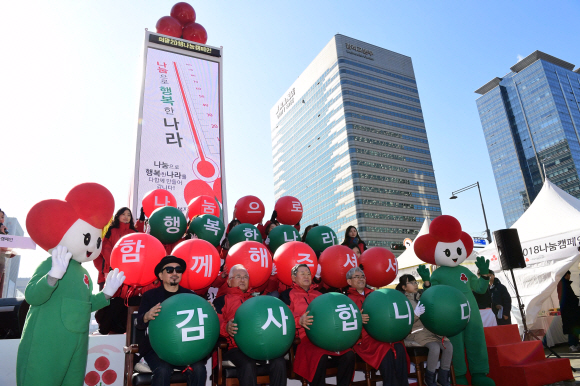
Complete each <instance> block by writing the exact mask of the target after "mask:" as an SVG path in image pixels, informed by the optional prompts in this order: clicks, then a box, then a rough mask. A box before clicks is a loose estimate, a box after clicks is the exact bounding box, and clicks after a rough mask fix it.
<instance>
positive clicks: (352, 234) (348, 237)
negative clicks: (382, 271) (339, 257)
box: [342, 225, 367, 253]
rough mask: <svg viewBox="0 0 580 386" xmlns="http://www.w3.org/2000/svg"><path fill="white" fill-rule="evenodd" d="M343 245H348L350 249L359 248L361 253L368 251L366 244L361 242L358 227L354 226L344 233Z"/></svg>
mask: <svg viewBox="0 0 580 386" xmlns="http://www.w3.org/2000/svg"><path fill="white" fill-rule="evenodd" d="M342 245H346V246H347V247H349V248H352V247H353V246H357V247H358V249H359V251H360V253H363V252H364V251H365V249H367V245H366V244H365V242H364V241H362V240H361V238H360V236H359V234H358V230H357V229H356V227H354V226H352V225H350V226H349V227H348V228H346V231H345V232H344V241H343V242H342Z"/></svg>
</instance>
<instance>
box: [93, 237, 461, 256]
mask: <svg viewBox="0 0 580 386" xmlns="http://www.w3.org/2000/svg"><path fill="white" fill-rule="evenodd" d="M100 247H101V238H100V237H99V238H98V239H97V249H99V248H100ZM460 254H461V253H460Z"/></svg>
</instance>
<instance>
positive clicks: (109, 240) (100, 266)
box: [93, 222, 136, 284]
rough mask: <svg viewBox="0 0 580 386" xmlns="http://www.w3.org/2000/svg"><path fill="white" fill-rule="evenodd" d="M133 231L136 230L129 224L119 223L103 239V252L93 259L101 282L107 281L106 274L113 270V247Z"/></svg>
mask: <svg viewBox="0 0 580 386" xmlns="http://www.w3.org/2000/svg"><path fill="white" fill-rule="evenodd" d="M131 233H136V232H135V231H134V230H133V229H131V228H129V224H125V223H123V222H120V223H119V227H118V228H109V231H108V232H107V236H105V238H104V239H103V248H102V250H101V254H100V255H99V257H97V258H96V259H95V260H93V264H94V265H95V268H97V271H99V278H98V280H97V282H98V283H99V284H101V283H104V282H105V275H106V274H107V273H109V271H110V270H111V252H112V251H113V247H114V246H115V244H117V241H119V239H120V238H121V237H123V236H125V235H129V234H131Z"/></svg>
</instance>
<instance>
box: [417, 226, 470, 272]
mask: <svg viewBox="0 0 580 386" xmlns="http://www.w3.org/2000/svg"><path fill="white" fill-rule="evenodd" d="M413 248H414V249H415V254H416V255H417V257H419V259H421V260H423V261H424V262H426V263H430V264H436V265H439V266H445V267H457V266H458V265H459V264H461V263H463V262H464V261H465V260H466V259H467V258H468V257H469V255H471V252H473V239H472V238H471V236H469V235H468V234H467V233H465V232H463V231H462V230H461V224H459V221H457V219H456V218H455V217H451V216H447V215H441V216H439V217H437V218H435V220H433V221H432V222H431V225H430V226H429V233H428V234H426V235H423V236H420V237H418V238H417V239H416V240H415V243H414V247H413Z"/></svg>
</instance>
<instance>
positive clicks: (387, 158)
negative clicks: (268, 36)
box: [270, 35, 441, 247]
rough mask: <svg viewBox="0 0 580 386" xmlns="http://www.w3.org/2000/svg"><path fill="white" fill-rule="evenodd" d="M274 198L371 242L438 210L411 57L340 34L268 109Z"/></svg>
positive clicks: (389, 238) (409, 231) (386, 241)
mask: <svg viewBox="0 0 580 386" xmlns="http://www.w3.org/2000/svg"><path fill="white" fill-rule="evenodd" d="M270 121H271V129H272V153H273V162H274V184H275V186H274V189H275V198H276V199H278V198H279V197H281V196H285V195H290V196H294V197H297V198H299V199H300V200H301V201H302V204H303V206H304V217H303V220H302V222H301V224H302V228H304V227H306V226H307V225H309V224H313V223H318V224H320V225H328V226H330V227H331V228H333V229H334V231H335V232H337V235H338V236H339V241H340V242H342V240H343V236H344V231H345V230H346V228H347V227H348V226H349V225H354V226H356V227H357V228H358V230H359V232H360V235H361V238H362V239H363V240H365V241H366V242H367V244H368V245H369V246H386V247H388V246H390V245H391V244H393V243H398V244H400V243H402V242H403V241H404V240H405V239H406V238H410V239H414V238H415V235H416V234H417V233H418V231H419V229H420V228H421V225H422V223H423V221H424V220H425V218H431V219H432V218H434V217H436V216H438V215H439V214H441V208H440V205H439V196H438V194H437V185H436V182H435V174H434V173H433V164H432V162H431V154H430V151H429V142H428V140H427V133H426V130H425V123H424V120H423V113H422V111H421V102H420V100H419V92H418V90H417V82H416V80H415V74H414V71H413V64H412V62H411V58H410V57H408V56H404V55H401V54H398V53H395V52H392V51H389V50H386V49H383V48H379V47H376V46H373V45H370V44H368V43H365V42H362V41H359V40H356V39H352V38H349V37H347V36H344V35H335V36H334V37H333V38H332V40H331V41H330V42H329V43H328V44H327V45H326V47H325V48H324V49H323V50H322V51H321V52H320V53H319V54H318V56H317V57H316V58H315V59H314V61H313V62H312V63H311V64H310V65H309V66H308V67H307V68H306V70H304V72H303V73H302V74H300V76H299V77H298V79H297V80H296V81H295V82H294V84H292V86H290V88H289V89H288V90H287V91H286V92H285V93H284V94H283V96H282V97H281V98H280V99H279V100H278V102H277V103H276V104H275V105H274V107H273V108H272V109H271V111H270Z"/></svg>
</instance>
